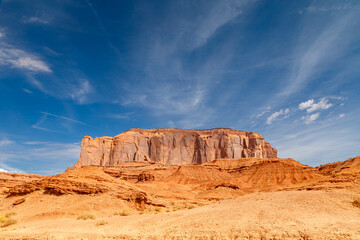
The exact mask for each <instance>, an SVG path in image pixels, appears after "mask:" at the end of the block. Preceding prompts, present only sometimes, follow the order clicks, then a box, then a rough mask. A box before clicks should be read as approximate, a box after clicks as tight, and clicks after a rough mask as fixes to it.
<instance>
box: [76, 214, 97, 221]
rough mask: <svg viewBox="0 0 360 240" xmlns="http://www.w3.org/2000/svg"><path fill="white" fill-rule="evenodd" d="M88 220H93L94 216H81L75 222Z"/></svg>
mask: <svg viewBox="0 0 360 240" xmlns="http://www.w3.org/2000/svg"><path fill="white" fill-rule="evenodd" d="M89 219H91V220H94V219H95V217H94V215H91V214H83V215H80V216H78V218H77V220H89Z"/></svg>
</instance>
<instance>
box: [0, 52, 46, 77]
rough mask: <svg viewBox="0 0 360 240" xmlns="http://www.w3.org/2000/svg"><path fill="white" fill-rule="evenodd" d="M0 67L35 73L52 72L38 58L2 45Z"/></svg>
mask: <svg viewBox="0 0 360 240" xmlns="http://www.w3.org/2000/svg"><path fill="white" fill-rule="evenodd" d="M0 65H9V66H10V67H13V68H18V69H25V70H30V71H34V72H48V73H49V72H52V70H51V69H50V67H49V66H48V65H47V64H46V63H45V62H44V61H42V60H40V59H39V58H38V57H36V56H34V55H32V54H30V53H27V52H25V51H23V50H21V49H16V48H13V47H11V46H6V45H0Z"/></svg>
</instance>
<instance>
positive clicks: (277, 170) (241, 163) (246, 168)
mask: <svg viewBox="0 0 360 240" xmlns="http://www.w3.org/2000/svg"><path fill="white" fill-rule="evenodd" d="M204 166H206V167H208V168H213V169H218V170H219V171H226V172H228V173H229V174H231V175H232V176H233V178H232V179H231V180H230V181H229V183H231V184H233V185H236V186H238V187H239V189H243V190H248V191H249V190H271V189H278V188H282V187H285V186H286V187H289V186H293V185H296V184H302V183H306V182H309V181H317V180H320V179H321V178H322V176H321V175H320V174H318V172H317V170H316V169H314V168H312V167H309V166H306V165H302V164H301V163H299V162H297V161H295V160H293V159H291V158H286V159H279V158H273V159H259V158H241V159H217V160H215V161H213V162H209V163H205V164H204Z"/></svg>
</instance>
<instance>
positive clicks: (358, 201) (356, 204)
mask: <svg viewBox="0 0 360 240" xmlns="http://www.w3.org/2000/svg"><path fill="white" fill-rule="evenodd" d="M352 205H353V206H354V207H357V208H360V199H356V200H354V201H353V202H352Z"/></svg>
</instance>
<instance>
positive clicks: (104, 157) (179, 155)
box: [74, 128, 277, 168]
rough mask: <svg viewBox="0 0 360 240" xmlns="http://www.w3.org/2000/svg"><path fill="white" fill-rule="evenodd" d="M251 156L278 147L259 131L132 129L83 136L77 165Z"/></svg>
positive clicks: (189, 161)
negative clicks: (115, 133) (95, 135)
mask: <svg viewBox="0 0 360 240" xmlns="http://www.w3.org/2000/svg"><path fill="white" fill-rule="evenodd" d="M248 157H256V158H276V157H277V151H276V149H275V148H272V147H271V145H270V144H269V143H268V142H265V140H264V138H263V137H262V136H261V135H260V134H258V133H253V132H244V131H238V130H233V129H227V128H216V129H210V130H181V129H130V130H128V131H126V132H123V133H121V134H119V135H117V136H115V137H97V138H95V139H92V138H91V137H89V136H86V137H84V138H83V140H82V142H81V153H80V159H79V161H78V162H77V163H75V165H74V167H75V168H79V167H82V166H88V165H96V166H115V165H117V164H121V163H124V162H128V161H153V162H158V163H161V164H163V165H166V166H171V165H184V164H202V163H205V162H210V161H213V160H215V159H218V158H248Z"/></svg>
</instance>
